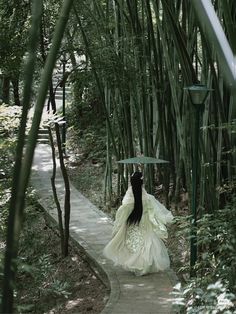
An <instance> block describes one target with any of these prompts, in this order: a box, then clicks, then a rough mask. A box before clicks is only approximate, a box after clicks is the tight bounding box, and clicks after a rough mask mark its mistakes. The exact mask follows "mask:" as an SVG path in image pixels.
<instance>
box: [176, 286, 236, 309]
mask: <svg viewBox="0 0 236 314" xmlns="http://www.w3.org/2000/svg"><path fill="white" fill-rule="evenodd" d="M173 295H175V297H176V299H175V301H174V305H175V309H176V310H177V311H178V313H187V314H202V313H204V314H233V313H235V304H234V302H235V300H236V295H234V294H233V293H231V292H229V290H228V288H227V287H226V286H225V285H224V284H223V283H222V282H221V280H218V281H216V282H215V283H213V284H209V285H207V286H206V287H203V286H202V284H201V281H199V280H195V281H190V282H189V283H188V284H187V285H186V286H185V287H184V288H181V284H177V285H176V286H175V287H174V291H173Z"/></svg>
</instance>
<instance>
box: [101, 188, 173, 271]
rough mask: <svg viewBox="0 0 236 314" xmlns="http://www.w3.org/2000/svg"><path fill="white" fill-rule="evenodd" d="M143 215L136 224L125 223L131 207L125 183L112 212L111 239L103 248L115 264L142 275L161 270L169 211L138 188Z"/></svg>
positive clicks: (164, 261) (167, 263)
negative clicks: (119, 201) (116, 208)
mask: <svg viewBox="0 0 236 314" xmlns="http://www.w3.org/2000/svg"><path fill="white" fill-rule="evenodd" d="M142 202H143V215H142V218H141V221H140V223H139V225H130V226H129V225H127V223H126V221H127V218H128V217H129V215H130V213H131V212H132V210H133V207H134V196H133V192H132V187H129V188H128V190H127V192H126V194H125V196H124V198H123V201H122V205H121V206H120V207H119V209H118V210H117V213H116V218H115V223H114V227H113V232H112V239H111V241H110V242H109V243H108V244H107V245H106V247H105V248H104V250H103V254H104V256H105V257H106V258H108V259H110V260H112V261H113V262H114V263H115V265H120V266H122V267H123V268H124V269H126V270H129V271H132V272H134V273H135V274H136V275H144V274H147V273H153V272H158V271H162V270H165V269H167V268H169V266H170V259H169V255H168V252H167V249H166V246H165V244H164V243H163V241H162V240H163V239H167V237H168V232H167V229H166V224H168V223H171V222H172V220H173V215H172V214H171V212H170V211H169V210H167V209H166V208H165V206H163V205H162V204H161V203H160V202H159V201H158V200H156V199H155V197H154V196H153V195H151V194H148V193H147V192H146V190H145V189H144V188H143V189H142Z"/></svg>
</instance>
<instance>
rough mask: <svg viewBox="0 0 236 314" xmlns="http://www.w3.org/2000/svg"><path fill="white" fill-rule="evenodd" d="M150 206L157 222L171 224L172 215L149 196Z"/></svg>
mask: <svg viewBox="0 0 236 314" xmlns="http://www.w3.org/2000/svg"><path fill="white" fill-rule="evenodd" d="M149 200H150V206H151V208H153V211H154V216H155V218H156V219H157V220H159V221H161V222H162V223H163V224H165V225H166V224H169V223H172V222H173V219H174V217H173V215H172V213H171V211H169V210H168V209H166V208H165V206H164V205H163V204H161V203H160V202H159V201H158V200H157V199H156V198H155V197H154V196H153V195H149Z"/></svg>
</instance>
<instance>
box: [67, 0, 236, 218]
mask: <svg viewBox="0 0 236 314" xmlns="http://www.w3.org/2000/svg"><path fill="white" fill-rule="evenodd" d="M214 6H215V9H216V11H217V13H218V15H219V16H220V18H221V20H222V23H223V25H224V28H225V32H226V34H227V35H228V38H229V42H230V44H231V46H232V47H233V49H234V48H235V36H233V34H234V35H235V28H233V27H232V25H233V23H234V22H235V18H236V16H235V4H234V2H233V1H227V2H224V1H214ZM77 7H78V8H80V14H78V13H77ZM229 12H233V13H229ZM73 13H74V16H73V18H74V19H75V25H76V26H75V29H74V30H73V31H74V32H79V33H80V35H78V36H79V38H80V40H81V41H82V46H83V49H84V50H83V51H86V56H87V59H88V61H89V63H90V67H89V71H92V72H93V74H94V77H95V79H96V83H97V86H98V90H99V93H100V97H101V102H102V105H103V106H104V108H103V110H104V112H105V114H106V117H107V166H106V187H107V188H108V190H109V191H110V193H111V192H112V188H111V184H112V171H113V168H112V167H113V165H114V162H112V160H115V161H117V160H120V159H123V158H128V157H133V156H135V155H136V154H138V153H142V154H144V155H146V156H156V155H159V156H160V157H161V158H163V159H166V160H168V161H170V165H169V167H164V168H163V171H164V175H163V176H162V180H163V182H164V185H165V190H166V194H168V193H169V186H170V183H172V184H173V189H172V190H171V191H170V192H171V193H169V194H171V195H172V196H174V197H175V198H176V200H177V199H178V194H179V191H180V189H181V188H183V187H184V188H185V189H187V190H188V191H189V192H190V180H191V167H192V157H193V154H192V146H193V145H192V144H193V143H192V142H193V140H192V135H191V127H192V125H193V119H194V117H193V112H192V108H191V103H190V101H189V99H188V95H187V93H186V92H185V91H184V87H186V86H189V85H192V84H195V83H198V82H200V83H203V84H205V85H207V86H208V87H210V88H212V89H213V92H212V93H211V95H210V97H209V99H208V101H207V102H206V104H205V110H204V112H203V116H202V121H201V134H200V146H201V149H200V165H201V171H200V173H199V176H200V180H199V182H200V194H199V198H200V206H199V208H205V211H207V212H213V211H214V210H215V209H217V208H218V207H219V205H223V204H224V201H225V200H224V198H225V193H221V192H222V187H223V186H224V187H225V188H224V192H227V190H228V191H231V189H233V185H234V179H235V178H234V175H235V168H234V160H235V159H234V156H233V147H234V145H235V137H234V135H233V126H234V122H235V96H234V95H233V94H231V93H230V91H229V90H228V89H227V87H226V86H225V84H224V82H223V79H222V76H221V73H220V70H219V65H218V61H217V59H216V54H215V51H214V47H212V45H211V43H210V42H209V41H208V40H207V39H206V38H205V35H204V31H202V30H201V29H200V28H199V26H198V23H197V20H196V18H195V15H194V11H193V8H192V6H191V1H187V0H178V1H168V0H160V1H159V0H153V1H149V0H142V1H141V0H140V1H138V0H127V1H125V0H114V1H109V0H107V1H98V0H95V1H79V2H78V3H76V6H74V11H73ZM74 38H76V40H78V37H77V36H75V37H74ZM74 45H75V44H74ZM234 50H235V49H234ZM150 170H152V169H147V176H148V180H149V181H148V182H149V189H150V187H151V182H152V179H153V178H152V173H153V171H150ZM122 175H123V169H120V171H119V181H120V180H122ZM209 195H211V197H210V198H209ZM167 201H168V198H167Z"/></svg>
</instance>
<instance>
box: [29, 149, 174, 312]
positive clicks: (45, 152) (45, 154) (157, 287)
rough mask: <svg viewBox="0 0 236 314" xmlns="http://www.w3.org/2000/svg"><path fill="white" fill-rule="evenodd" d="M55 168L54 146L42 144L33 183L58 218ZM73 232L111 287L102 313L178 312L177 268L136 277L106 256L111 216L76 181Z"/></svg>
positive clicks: (60, 187) (61, 190) (59, 187)
mask: <svg viewBox="0 0 236 314" xmlns="http://www.w3.org/2000/svg"><path fill="white" fill-rule="evenodd" d="M51 170H52V161H51V148H50V147H49V145H46V144H38V145H37V147H36V150H35V156H34V165H33V167H32V175H31V182H32V185H33V187H34V188H35V189H36V192H37V194H38V196H39V202H40V204H41V205H42V206H43V207H44V209H45V210H47V211H48V213H49V214H50V216H51V217H52V218H54V219H55V220H56V221H57V212H56V208H55V205H54V202H53V198H52V190H51V185H50V175H51ZM57 173H58V174H57V176H58V177H57V181H56V186H57V192H58V195H59V199H60V201H61V202H63V198H64V187H63V181H62V177H61V174H60V170H59V169H58V171H57ZM70 233H71V237H72V239H73V240H74V241H76V242H77V243H78V244H79V246H81V247H82V248H83V249H84V251H85V252H86V254H87V256H88V258H89V260H90V262H91V263H92V265H93V267H95V269H96V270H97V273H98V275H99V276H100V277H101V278H102V280H103V282H104V283H105V284H106V285H109V286H110V289H111V293H110V297H109V300H108V302H107V304H106V306H105V308H104V310H103V311H102V314H169V313H174V311H173V310H172V303H173V296H171V295H170V292H171V291H172V289H173V286H174V285H175V283H176V277H175V275H174V273H173V271H172V270H169V271H166V272H160V273H156V274H150V275H146V276H142V277H136V276H134V275H133V274H132V273H130V272H126V271H124V270H122V269H121V268H119V267H114V266H113V265H112V263H110V262H109V261H108V260H107V259H105V258H104V257H103V255H102V250H103V248H104V246H105V245H106V244H107V242H108V241H109V240H110V239H111V233H112V221H111V219H110V218H108V217H107V216H106V215H105V214H104V213H103V212H102V211H100V210H98V209H97V208H96V206H94V205H93V204H92V203H91V202H90V201H89V200H88V199H87V198H86V197H84V196H83V195H82V194H81V193H80V192H79V191H78V190H76V189H75V188H74V187H73V185H72V184H71V222H70Z"/></svg>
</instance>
